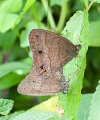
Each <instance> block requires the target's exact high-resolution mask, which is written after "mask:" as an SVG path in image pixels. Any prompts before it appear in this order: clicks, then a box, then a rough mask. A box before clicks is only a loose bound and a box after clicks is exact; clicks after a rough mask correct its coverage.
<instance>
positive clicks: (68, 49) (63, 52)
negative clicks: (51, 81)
mask: <svg viewBox="0 0 100 120" xmlns="http://www.w3.org/2000/svg"><path fill="white" fill-rule="evenodd" d="M29 43H30V49H31V51H32V54H33V60H34V67H35V70H36V71H37V72H38V74H39V75H41V76H42V77H43V78H48V77H49V76H50V75H51V74H52V73H53V72H55V71H56V70H57V69H58V68H61V67H62V66H64V65H65V64H66V63H68V62H69V61H70V60H71V59H72V58H73V57H74V55H73V54H75V53H74V52H75V46H74V45H73V43H71V42H70V41H69V40H67V39H66V38H64V37H61V36H59V35H57V34H55V33H53V32H50V31H47V30H42V29H34V30H32V31H31V32H30V35H29Z"/></svg>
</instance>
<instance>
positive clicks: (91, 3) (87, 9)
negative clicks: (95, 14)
mask: <svg viewBox="0 0 100 120" xmlns="http://www.w3.org/2000/svg"><path fill="white" fill-rule="evenodd" d="M93 3H94V2H93V1H91V2H90V4H89V5H88V7H87V8H86V11H87V12H88V11H89V9H90V7H91V6H92V5H93Z"/></svg>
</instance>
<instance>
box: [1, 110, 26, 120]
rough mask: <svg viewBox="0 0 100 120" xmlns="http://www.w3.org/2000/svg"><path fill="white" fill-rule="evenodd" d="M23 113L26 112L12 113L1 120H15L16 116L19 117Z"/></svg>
mask: <svg viewBox="0 0 100 120" xmlns="http://www.w3.org/2000/svg"><path fill="white" fill-rule="evenodd" d="M23 112H24V111H18V112H15V113H12V114H10V115H6V116H2V117H0V120H13V119H14V118H15V117H16V116H18V115H19V114H21V113H23Z"/></svg>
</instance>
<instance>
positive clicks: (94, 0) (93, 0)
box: [90, 0, 100, 3]
mask: <svg viewBox="0 0 100 120" xmlns="http://www.w3.org/2000/svg"><path fill="white" fill-rule="evenodd" d="M90 1H92V2H97V3H100V0H90Z"/></svg>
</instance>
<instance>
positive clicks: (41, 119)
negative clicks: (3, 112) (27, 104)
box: [13, 109, 56, 120]
mask: <svg viewBox="0 0 100 120" xmlns="http://www.w3.org/2000/svg"><path fill="white" fill-rule="evenodd" d="M53 117H56V115H55V114H53V113H50V112H43V111H36V110H32V109H30V110H28V111H26V112H24V113H22V114H20V115H18V116H16V117H14V118H13V120H28V119H29V120H49V119H51V118H53Z"/></svg>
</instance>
